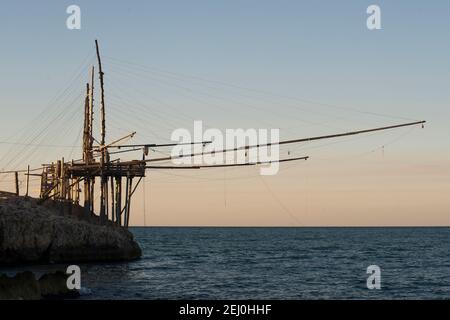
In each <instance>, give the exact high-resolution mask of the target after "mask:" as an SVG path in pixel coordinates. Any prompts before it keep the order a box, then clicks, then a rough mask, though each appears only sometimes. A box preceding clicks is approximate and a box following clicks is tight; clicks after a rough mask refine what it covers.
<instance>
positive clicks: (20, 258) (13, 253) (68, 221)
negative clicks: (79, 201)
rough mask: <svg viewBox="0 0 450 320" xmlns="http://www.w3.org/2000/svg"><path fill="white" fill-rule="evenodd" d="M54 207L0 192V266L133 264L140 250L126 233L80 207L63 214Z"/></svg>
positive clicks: (129, 234)
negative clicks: (87, 263) (107, 262)
mask: <svg viewBox="0 0 450 320" xmlns="http://www.w3.org/2000/svg"><path fill="white" fill-rule="evenodd" d="M62 211H63V210H61V208H60V204H59V203H56V202H51V201H50V202H46V203H45V204H39V202H38V201H37V200H36V199H32V198H25V197H17V196H15V195H13V194H10V193H4V192H0V264H21V263H33V262H39V263H53V262H54V263H57V262H94V261H98V262H100V261H120V260H133V259H137V258H139V257H140V256H141V249H140V248H139V245H138V244H137V243H136V242H135V241H134V239H133V235H132V234H131V232H129V231H128V230H126V229H124V228H122V227H118V226H115V225H113V224H112V223H108V224H106V225H104V224H100V223H99V221H98V217H96V216H91V217H88V218H86V217H85V216H84V211H83V208H82V207H79V206H72V207H70V210H69V211H70V213H68V212H67V210H66V211H65V212H64V213H63V212H62Z"/></svg>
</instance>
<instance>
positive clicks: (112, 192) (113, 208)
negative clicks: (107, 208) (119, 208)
mask: <svg viewBox="0 0 450 320" xmlns="http://www.w3.org/2000/svg"><path fill="white" fill-rule="evenodd" d="M115 212H116V210H115V204H114V177H111V221H112V222H114V221H116V218H115V214H116V213H115Z"/></svg>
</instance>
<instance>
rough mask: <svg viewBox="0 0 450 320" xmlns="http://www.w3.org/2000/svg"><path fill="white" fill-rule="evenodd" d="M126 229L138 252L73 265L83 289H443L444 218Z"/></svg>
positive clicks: (275, 294) (218, 294)
mask: <svg viewBox="0 0 450 320" xmlns="http://www.w3.org/2000/svg"><path fill="white" fill-rule="evenodd" d="M131 230H132V232H133V233H134V235H135V237H136V239H137V241H138V242H139V243H140V245H141V248H142V250H143V258H142V259H141V260H138V261H134V262H128V263H113V264H95V265H94V264H91V265H82V266H81V268H82V286H83V287H84V288H85V289H84V291H83V292H84V293H85V294H84V295H83V297H84V298H86V299H329V298H332V299H384V298H389V299H390V298H392V299H415V298H417V299H449V298H450V255H449V253H450V228H132V229H131ZM374 264H375V265H378V266H379V267H380V268H381V290H368V289H367V287H366V280H367V277H368V274H367V273H366V269H367V267H368V266H369V265H374Z"/></svg>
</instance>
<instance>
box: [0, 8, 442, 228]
mask: <svg viewBox="0 0 450 320" xmlns="http://www.w3.org/2000/svg"><path fill="white" fill-rule="evenodd" d="M73 4H75V5H78V6H79V7H80V8H81V29H80V30H69V29H68V28H67V27H66V19H67V18H68V16H69V14H67V13H66V8H67V7H68V6H69V5H73ZM372 4H376V5H378V6H379V7H380V9H381V26H382V28H381V30H368V28H367V26H366V19H367V18H368V14H367V13H366V9H367V7H368V6H369V5H372ZM449 18H450V3H449V2H448V1H444V0H442V1H406V0H405V1H402V0H399V1H363V0H360V1H356V0H355V1H251V0H249V1H127V2H111V1H56V0H55V1H39V2H37V1H33V2H32V1H20V0H19V1H14V2H7V3H6V2H2V3H1V4H0V40H1V51H0V57H1V59H0V70H1V73H0V105H1V108H2V113H1V115H2V116H1V118H0V119H1V121H0V170H19V169H24V168H26V166H27V165H28V164H29V165H30V166H31V167H32V168H34V167H39V166H40V165H41V164H43V163H48V162H52V161H56V160H57V159H60V158H61V157H63V156H64V158H65V159H72V158H75V159H76V158H77V157H80V154H81V152H80V151H81V136H80V130H81V126H82V116H83V113H82V112H83V109H82V108H83V103H84V100H83V99H84V90H85V84H86V82H87V81H88V79H89V68H90V66H91V65H93V64H94V65H95V66H96V62H95V55H94V40H95V39H98V40H99V41H100V47H101V53H102V59H103V64H104V69H105V94H106V98H105V99H106V110H107V140H108V141H111V140H114V139H116V138H118V137H121V136H123V135H125V134H127V133H130V132H132V131H136V132H137V134H136V137H135V138H134V139H133V140H132V141H133V142H135V143H159V142H169V141H170V135H171V132H173V130H175V129H177V128H187V129H189V130H192V127H193V121H194V120H202V121H203V122H204V123H205V126H207V127H212V128H219V129H221V130H224V129H226V128H279V129H280V134H281V138H282V139H291V138H300V137H308V136H314V135H320V134H330V133H338V132H346V131H350V130H358V129H365V128H372V127H377V126H384V125H391V124H397V123H402V122H409V121H414V120H426V121H427V124H426V125H425V128H424V129H422V128H420V127H417V128H412V129H410V128H406V129H399V130H394V131H390V132H380V133H377V134H369V135H365V136H357V137H351V138H345V139H340V140H338V141H335V140H333V141H322V142H317V143H311V144H304V145H299V146H292V147H289V148H284V149H282V150H281V155H282V157H286V156H287V154H288V152H289V154H291V155H292V156H294V155H298V156H303V155H308V156H310V159H309V160H308V161H305V162H300V163H289V164H283V165H282V166H281V169H280V172H279V173H278V174H277V175H275V176H260V175H259V170H258V168H236V169H230V168H227V169H217V170H212V169H206V170H201V171H196V172H186V171H183V172H178V171H177V172H173V171H167V172H166V171H162V170H160V171H149V172H148V173H147V177H146V178H145V181H144V183H143V184H142V185H141V186H140V187H139V188H138V190H137V191H136V200H135V202H133V205H132V206H133V207H132V217H131V224H133V225H146V226H165V225H168V226H191V225H195V226H197V225H198V226H211V225H217V226H386V225H450V214H449V213H450V212H449V210H450V200H448V193H449V191H450V161H449V160H450V148H449V147H450V139H449V138H450V127H449V125H448V119H449V117H450V110H449V101H450V88H449V86H450V81H449V80H450V79H449V76H450V61H449V58H448V57H449V53H450V32H449V30H450V19H449ZM96 101H99V100H98V99H97V100H96ZM96 106H97V107H98V103H97V104H96ZM98 121H99V120H98V119H97V123H96V127H95V130H96V131H97V132H98ZM159 151H161V150H158V152H159ZM161 152H166V153H167V152H170V150H162V151H161ZM155 155H156V153H155ZM155 155H152V156H155ZM140 156H141V155H140V154H137V155H136V157H139V158H140ZM20 179H21V183H22V184H21V188H22V189H23V187H24V176H23V175H21V177H20ZM31 186H32V188H31V189H32V192H33V193H35V194H36V192H37V190H38V187H39V180H38V179H37V178H33V179H32V183H31ZM144 186H145V187H144ZM0 188H1V189H7V190H11V189H12V177H11V175H3V176H1V177H0Z"/></svg>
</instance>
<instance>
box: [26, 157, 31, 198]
mask: <svg viewBox="0 0 450 320" xmlns="http://www.w3.org/2000/svg"><path fill="white" fill-rule="evenodd" d="M29 188H30V165H28V167H27V192H26V193H25V197H28V190H29Z"/></svg>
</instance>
